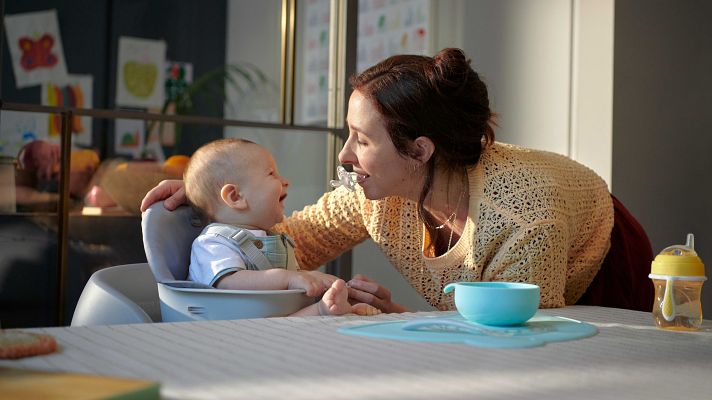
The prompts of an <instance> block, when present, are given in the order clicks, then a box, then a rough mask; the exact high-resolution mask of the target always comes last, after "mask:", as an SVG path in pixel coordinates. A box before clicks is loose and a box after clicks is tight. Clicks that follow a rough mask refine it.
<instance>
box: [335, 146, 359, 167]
mask: <svg viewBox="0 0 712 400" xmlns="http://www.w3.org/2000/svg"><path fill="white" fill-rule="evenodd" d="M339 162H340V163H341V164H356V157H355V156H354V152H353V151H351V148H350V146H349V141H346V143H344V147H342V148H341V151H340V152H339Z"/></svg>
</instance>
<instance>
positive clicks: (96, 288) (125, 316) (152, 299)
mask: <svg viewBox="0 0 712 400" xmlns="http://www.w3.org/2000/svg"><path fill="white" fill-rule="evenodd" d="M160 321H161V309H160V306H159V302H158V291H157V290H156V284H155V282H154V280H153V273H151V269H150V268H149V267H148V264H147V263H139V264H126V265H117V266H113V267H109V268H104V269H100V270H99V271H96V272H94V273H93V274H92V276H91V277H90V278H89V281H88V282H87V284H86V285H85V286H84V290H82V294H81V296H80V297H79V302H78V303H77V307H76V308H75V309H74V315H73V316H72V326H91V325H116V324H136V323H145V322H160Z"/></svg>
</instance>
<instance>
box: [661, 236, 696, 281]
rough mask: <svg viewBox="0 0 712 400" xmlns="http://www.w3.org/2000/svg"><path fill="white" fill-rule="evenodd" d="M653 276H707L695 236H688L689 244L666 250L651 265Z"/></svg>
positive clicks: (677, 245) (674, 246) (670, 247)
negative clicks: (696, 249)
mask: <svg viewBox="0 0 712 400" xmlns="http://www.w3.org/2000/svg"><path fill="white" fill-rule="evenodd" d="M650 272H651V274H653V275H667V276H689V277H701V276H705V265H704V264H703V263H702V260H701V259H700V257H698V256H697V252H695V236H694V235H693V234H691V233H688V234H687V243H686V244H684V245H680V244H676V245H673V246H668V247H666V248H664V249H663V250H662V251H661V252H660V254H658V255H657V256H656V257H655V260H654V261H653V263H652V265H651V271H650Z"/></svg>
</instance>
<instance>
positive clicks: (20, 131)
mask: <svg viewBox="0 0 712 400" xmlns="http://www.w3.org/2000/svg"><path fill="white" fill-rule="evenodd" d="M47 138H48V135H47V114H44V113H42V114H40V113H29V112H21V111H3V112H2V116H0V155H3V156H8V157H16V156H17V153H18V152H19V151H20V148H21V147H22V146H24V145H25V144H26V143H29V142H32V141H34V140H46V139H47Z"/></svg>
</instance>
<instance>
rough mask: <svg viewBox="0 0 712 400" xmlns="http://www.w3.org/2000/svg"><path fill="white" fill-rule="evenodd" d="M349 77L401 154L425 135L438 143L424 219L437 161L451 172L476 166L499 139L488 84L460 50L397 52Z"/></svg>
mask: <svg viewBox="0 0 712 400" xmlns="http://www.w3.org/2000/svg"><path fill="white" fill-rule="evenodd" d="M349 81H350V83H351V85H352V86H353V89H354V90H358V91H359V92H360V93H361V94H362V95H364V96H365V97H366V98H368V99H370V100H371V101H372V102H373V104H374V106H375V107H376V109H377V110H378V111H379V113H380V114H381V116H382V118H383V120H384V122H385V125H386V130H387V131H388V134H389V136H390V138H391V141H392V142H393V144H394V145H395V148H396V150H397V151H398V153H399V154H400V155H401V156H403V157H410V158H413V157H414V156H415V154H413V147H412V142H413V140H415V139H416V138H418V137H420V136H425V137H427V138H429V139H430V140H432V142H433V143H434V144H435V152H434V153H433V156H432V157H431V158H430V160H429V161H428V163H427V168H426V176H425V184H424V186H423V188H422V191H421V194H420V202H419V205H418V210H419V212H420V216H421V218H423V216H424V214H423V202H424V201H425V197H426V196H427V195H428V192H429V191H430V188H431V187H432V184H433V178H434V174H435V166H436V165H438V166H441V167H443V168H446V169H447V170H451V171H453V170H456V169H460V168H464V167H468V166H473V165H475V164H477V162H478V161H479V160H480V154H481V153H482V149H483V148H484V147H486V146H488V145H489V144H491V143H492V142H494V130H493V128H492V126H493V125H494V122H493V114H492V111H491V110H490V107H489V97H488V95H487V86H485V84H484V82H482V80H481V79H480V77H479V75H478V74H477V72H475V71H474V70H473V69H472V67H471V66H470V60H469V59H467V58H466V56H465V53H464V52H463V51H462V50H460V49H453V48H447V49H443V50H441V51H440V52H438V54H436V55H435V57H426V56H418V55H398V56H393V57H390V58H387V59H385V60H383V61H381V62H380V63H378V64H376V65H374V66H373V67H371V68H368V69H367V70H365V71H363V72H362V73H360V74H356V75H353V76H352V77H351V78H350V80H349ZM423 219H424V218H423Z"/></svg>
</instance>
